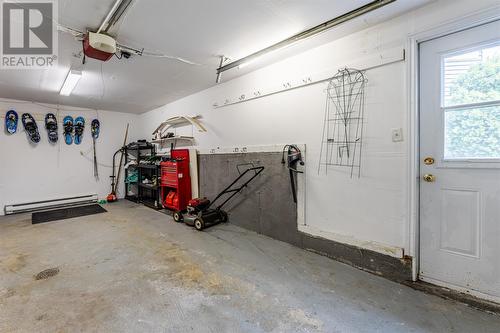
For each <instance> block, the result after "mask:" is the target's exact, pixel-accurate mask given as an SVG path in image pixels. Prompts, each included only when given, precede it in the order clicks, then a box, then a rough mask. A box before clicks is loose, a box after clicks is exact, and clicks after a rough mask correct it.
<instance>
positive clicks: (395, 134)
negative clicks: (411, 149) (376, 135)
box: [392, 128, 403, 142]
mask: <svg viewBox="0 0 500 333" xmlns="http://www.w3.org/2000/svg"><path fill="white" fill-rule="evenodd" d="M401 141H403V129H402V128H393V129H392V142H401Z"/></svg>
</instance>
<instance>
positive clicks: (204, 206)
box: [174, 166, 264, 231]
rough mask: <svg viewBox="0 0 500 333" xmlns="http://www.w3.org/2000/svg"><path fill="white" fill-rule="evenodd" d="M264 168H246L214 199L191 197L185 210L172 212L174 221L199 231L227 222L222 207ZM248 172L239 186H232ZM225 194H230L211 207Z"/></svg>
mask: <svg viewBox="0 0 500 333" xmlns="http://www.w3.org/2000/svg"><path fill="white" fill-rule="evenodd" d="M263 170H264V167H263V166H259V167H252V168H248V169H246V170H245V171H244V172H243V173H241V174H240V175H239V176H238V178H236V179H235V180H234V181H233V182H232V183H231V185H229V186H228V187H226V188H225V189H224V190H222V192H220V193H219V194H218V195H217V196H216V197H215V199H214V200H212V201H210V200H208V199H207V198H196V199H191V200H190V201H189V203H188V206H187V209H186V212H185V213H183V212H176V214H174V220H175V221H176V222H182V221H184V223H186V224H187V225H189V226H192V227H195V229H196V230H198V231H201V230H203V229H205V228H208V227H211V226H213V225H216V224H219V223H223V222H227V220H228V216H227V213H226V212H225V211H223V210H222V207H223V206H224V205H225V204H226V203H227V202H228V201H229V200H231V198H233V197H234V196H235V195H236V194H238V193H239V192H241V190H243V189H244V188H245V187H247V185H248V184H249V183H250V182H251V181H252V180H254V179H255V178H256V177H257V176H258V175H259V174H260V173H261V172H262V171H263ZM249 172H253V175H252V176H251V177H250V178H249V179H248V180H247V181H246V182H245V183H243V184H242V185H241V186H240V187H237V188H232V187H233V186H234V185H235V184H236V183H237V182H238V181H239V180H240V179H242V178H243V177H244V176H245V175H246V174H248V173H249ZM225 194H231V195H230V196H228V197H227V198H226V199H225V200H224V201H223V202H222V203H221V204H220V205H218V206H217V207H215V208H211V207H212V206H213V205H214V203H215V202H216V201H217V200H219V199H220V198H221V197H222V196H224V195H225Z"/></svg>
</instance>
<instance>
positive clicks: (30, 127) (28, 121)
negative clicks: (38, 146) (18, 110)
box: [21, 113, 40, 143]
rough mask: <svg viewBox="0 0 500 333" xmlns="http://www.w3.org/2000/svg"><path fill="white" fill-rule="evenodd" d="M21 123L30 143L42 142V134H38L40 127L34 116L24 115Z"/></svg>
mask: <svg viewBox="0 0 500 333" xmlns="http://www.w3.org/2000/svg"><path fill="white" fill-rule="evenodd" d="M21 121H22V123H23V127H24V130H25V131H26V134H27V135H28V138H29V139H30V141H31V142H33V143H38V142H40V133H39V132H38V126H37V124H36V121H35V118H33V116H32V115H31V114H29V113H23V115H22V116H21Z"/></svg>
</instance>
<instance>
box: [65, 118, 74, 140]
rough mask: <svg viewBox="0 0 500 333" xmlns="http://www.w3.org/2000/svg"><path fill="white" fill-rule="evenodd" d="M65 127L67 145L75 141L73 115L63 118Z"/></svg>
mask: <svg viewBox="0 0 500 333" xmlns="http://www.w3.org/2000/svg"><path fill="white" fill-rule="evenodd" d="M63 127H64V131H63V134H64V141H65V142H66V144H67V145H70V144H72V143H73V130H74V128H73V117H71V116H66V117H64V119H63Z"/></svg>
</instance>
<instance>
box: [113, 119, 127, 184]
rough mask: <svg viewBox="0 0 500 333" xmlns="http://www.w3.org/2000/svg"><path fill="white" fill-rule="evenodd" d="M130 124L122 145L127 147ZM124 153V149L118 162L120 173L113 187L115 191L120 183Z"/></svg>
mask: <svg viewBox="0 0 500 333" xmlns="http://www.w3.org/2000/svg"><path fill="white" fill-rule="evenodd" d="M128 125H129V124H127V129H126V130H125V139H123V146H122V147H125V145H126V144H127V137H128ZM123 155H124V152H123V151H122V154H121V155H120V164H118V173H117V175H116V180H115V188H114V189H113V192H114V193H116V188H117V187H118V184H119V181H120V173H121V171H122V163H123Z"/></svg>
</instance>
